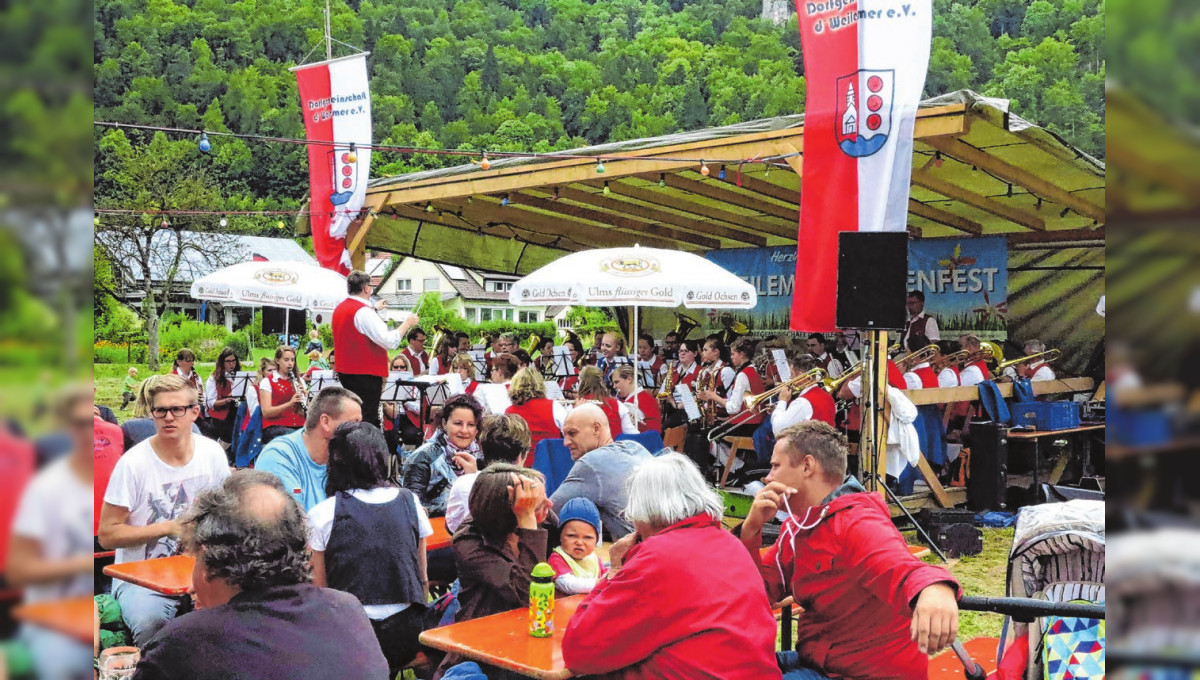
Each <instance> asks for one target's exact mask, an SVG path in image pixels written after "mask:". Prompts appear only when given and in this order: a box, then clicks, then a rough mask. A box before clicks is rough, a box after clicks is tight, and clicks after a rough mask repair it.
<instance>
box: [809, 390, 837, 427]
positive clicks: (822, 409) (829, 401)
mask: <svg viewBox="0 0 1200 680" xmlns="http://www.w3.org/2000/svg"><path fill="white" fill-rule="evenodd" d="M800 398H801V399H804V400H806V401H807V402H808V403H809V404H812V411H813V416H812V419H813V420H821V421H824V422H826V423H829V424H830V425H833V424H834V422H833V419H834V416H836V415H837V406H836V405H835V404H834V403H833V395H831V394H829V392H826V391H825V390H823V389H821V388H820V387H817V388H814V389H811V390H809V391H807V392H805V393H804V394H802V395H800Z"/></svg>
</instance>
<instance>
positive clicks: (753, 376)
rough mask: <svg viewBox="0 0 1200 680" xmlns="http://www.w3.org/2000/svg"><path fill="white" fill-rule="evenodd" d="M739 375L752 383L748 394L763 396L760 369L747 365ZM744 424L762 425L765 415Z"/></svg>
mask: <svg viewBox="0 0 1200 680" xmlns="http://www.w3.org/2000/svg"><path fill="white" fill-rule="evenodd" d="M738 373H745V374H746V378H747V380H749V382H750V391H749V392H747V393H746V394H762V393H763V392H764V391H766V388H765V387H763V380H762V376H760V375H759V374H758V369H756V368H754V366H753V365H752V364H746V365H745V366H742V367H741V368H739V369H738ZM734 380H737V377H736V376H735V377H734ZM823 391H824V390H822V392H823ZM745 396H746V395H742V398H743V399H745ZM745 407H746V406H745V403H743V404H742V408H743V409H744V408H745ZM743 422H745V423H750V424H753V425H761V424H762V422H763V415H762V414H761V413H759V414H758V415H756V416H754V417H752V418H750V419H748V420H745V421H743Z"/></svg>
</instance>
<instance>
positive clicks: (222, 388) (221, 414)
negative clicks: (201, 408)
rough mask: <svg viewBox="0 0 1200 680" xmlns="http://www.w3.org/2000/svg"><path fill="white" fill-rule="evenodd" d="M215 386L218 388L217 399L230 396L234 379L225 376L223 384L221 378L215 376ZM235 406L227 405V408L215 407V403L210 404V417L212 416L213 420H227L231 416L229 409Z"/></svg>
mask: <svg viewBox="0 0 1200 680" xmlns="http://www.w3.org/2000/svg"><path fill="white" fill-rule="evenodd" d="M213 386H215V387H216V388H217V401H220V400H222V399H224V398H226V397H228V396H229V393H230V392H232V391H233V381H232V380H230V379H229V378H228V377H226V378H225V384H224V385H222V384H221V381H220V380H217V379H216V378H214V379H213ZM233 408H234V407H233V406H226V407H225V408H213V405H212V404H209V405H208V417H209V418H212V419H213V420H225V419H226V418H228V417H229V411H230V410H231V409H233Z"/></svg>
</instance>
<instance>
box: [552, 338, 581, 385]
mask: <svg viewBox="0 0 1200 680" xmlns="http://www.w3.org/2000/svg"><path fill="white" fill-rule="evenodd" d="M553 367H554V377H556V378H567V377H570V376H573V375H575V374H576V373H578V371H576V370H575V364H573V363H571V346H570V345H556V346H555V347H554V356H553Z"/></svg>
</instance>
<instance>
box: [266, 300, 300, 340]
mask: <svg viewBox="0 0 1200 680" xmlns="http://www.w3.org/2000/svg"><path fill="white" fill-rule="evenodd" d="M307 314H308V313H307V312H305V311H304V310H302V309H293V310H291V312H290V313H289V312H288V310H286V309H284V308H283V307H263V308H262V317H263V323H262V332H263V335H279V334H280V333H283V332H284V330H283V325H284V323H285V322H286V323H287V325H288V329H287V333H288V335H300V336H302V335H304V332H305V328H304V320H305V318H306V316H307Z"/></svg>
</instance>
